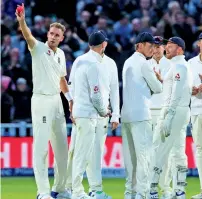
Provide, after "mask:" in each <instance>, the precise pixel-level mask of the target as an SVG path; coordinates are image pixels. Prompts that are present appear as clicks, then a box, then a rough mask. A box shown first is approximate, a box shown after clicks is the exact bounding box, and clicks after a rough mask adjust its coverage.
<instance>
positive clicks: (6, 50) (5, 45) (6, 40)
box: [1, 35, 12, 63]
mask: <svg viewBox="0 0 202 199" xmlns="http://www.w3.org/2000/svg"><path fill="white" fill-rule="evenodd" d="M11 48H12V47H11V37H10V35H5V36H4V37H3V42H2V45H1V61H2V63H3V62H5V61H7V60H8V59H9V57H10V50H11Z"/></svg>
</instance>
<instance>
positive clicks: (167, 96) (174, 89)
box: [163, 55, 193, 109]
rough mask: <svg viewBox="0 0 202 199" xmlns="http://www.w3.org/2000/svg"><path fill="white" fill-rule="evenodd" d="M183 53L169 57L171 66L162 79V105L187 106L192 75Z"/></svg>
mask: <svg viewBox="0 0 202 199" xmlns="http://www.w3.org/2000/svg"><path fill="white" fill-rule="evenodd" d="M189 68H190V67H189V64H188V62H187V61H186V60H185V59H184V55H178V56H175V57H173V58H172V59H171V68H170V70H169V71H168V73H167V74H166V76H165V78H164V81H163V106H164V107H171V108H174V109H175V108H176V107H177V106H181V107H183V106H184V107H187V106H189V104H190V100H191V93H192V84H193V81H192V75H191V71H190V69H189Z"/></svg>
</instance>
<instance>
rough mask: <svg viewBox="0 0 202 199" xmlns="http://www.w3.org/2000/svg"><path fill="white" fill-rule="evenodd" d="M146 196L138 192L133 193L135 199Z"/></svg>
mask: <svg viewBox="0 0 202 199" xmlns="http://www.w3.org/2000/svg"><path fill="white" fill-rule="evenodd" d="M145 198H146V197H144V196H143V195H141V194H140V193H136V195H135V199H145Z"/></svg>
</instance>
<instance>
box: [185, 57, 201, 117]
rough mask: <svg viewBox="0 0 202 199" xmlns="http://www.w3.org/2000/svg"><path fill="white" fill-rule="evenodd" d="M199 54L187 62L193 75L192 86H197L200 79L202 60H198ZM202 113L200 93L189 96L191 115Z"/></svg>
mask: <svg viewBox="0 0 202 199" xmlns="http://www.w3.org/2000/svg"><path fill="white" fill-rule="evenodd" d="M199 56H200V54H199V55H198V56H196V57H194V58H192V59H190V60H189V61H188V62H189V64H190V70H191V71H192V75H193V86H196V87H198V86H199V85H200V84H201V83H202V80H201V79H200V78H199V74H201V75H202V61H201V60H200V57H199ZM201 114H202V94H199V95H197V97H196V96H192V97H191V115H201Z"/></svg>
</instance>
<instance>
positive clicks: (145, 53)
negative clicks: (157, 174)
mask: <svg viewBox="0 0 202 199" xmlns="http://www.w3.org/2000/svg"><path fill="white" fill-rule="evenodd" d="M154 42H155V40H154V38H153V36H152V35H151V34H150V33H147V32H143V33H140V34H139V35H138V36H137V38H136V43H135V47H136V52H135V53H134V54H133V55H132V56H131V57H129V58H128V59H127V60H126V61H125V63H124V67H123V106H122V110H121V118H122V139H123V153H124V163H125V168H126V190H125V199H134V198H136V199H140V198H145V197H146V195H147V193H149V167H150V166H149V164H150V158H151V151H152V138H153V134H152V121H151V119H152V118H151V112H150V98H151V93H152V92H153V93H160V92H161V91H162V84H161V82H160V81H159V80H158V79H157V76H156V75H155V73H154V71H153V68H152V67H151V65H150V64H149V62H148V61H147V60H146V58H147V57H151V56H152V55H153V44H154Z"/></svg>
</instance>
